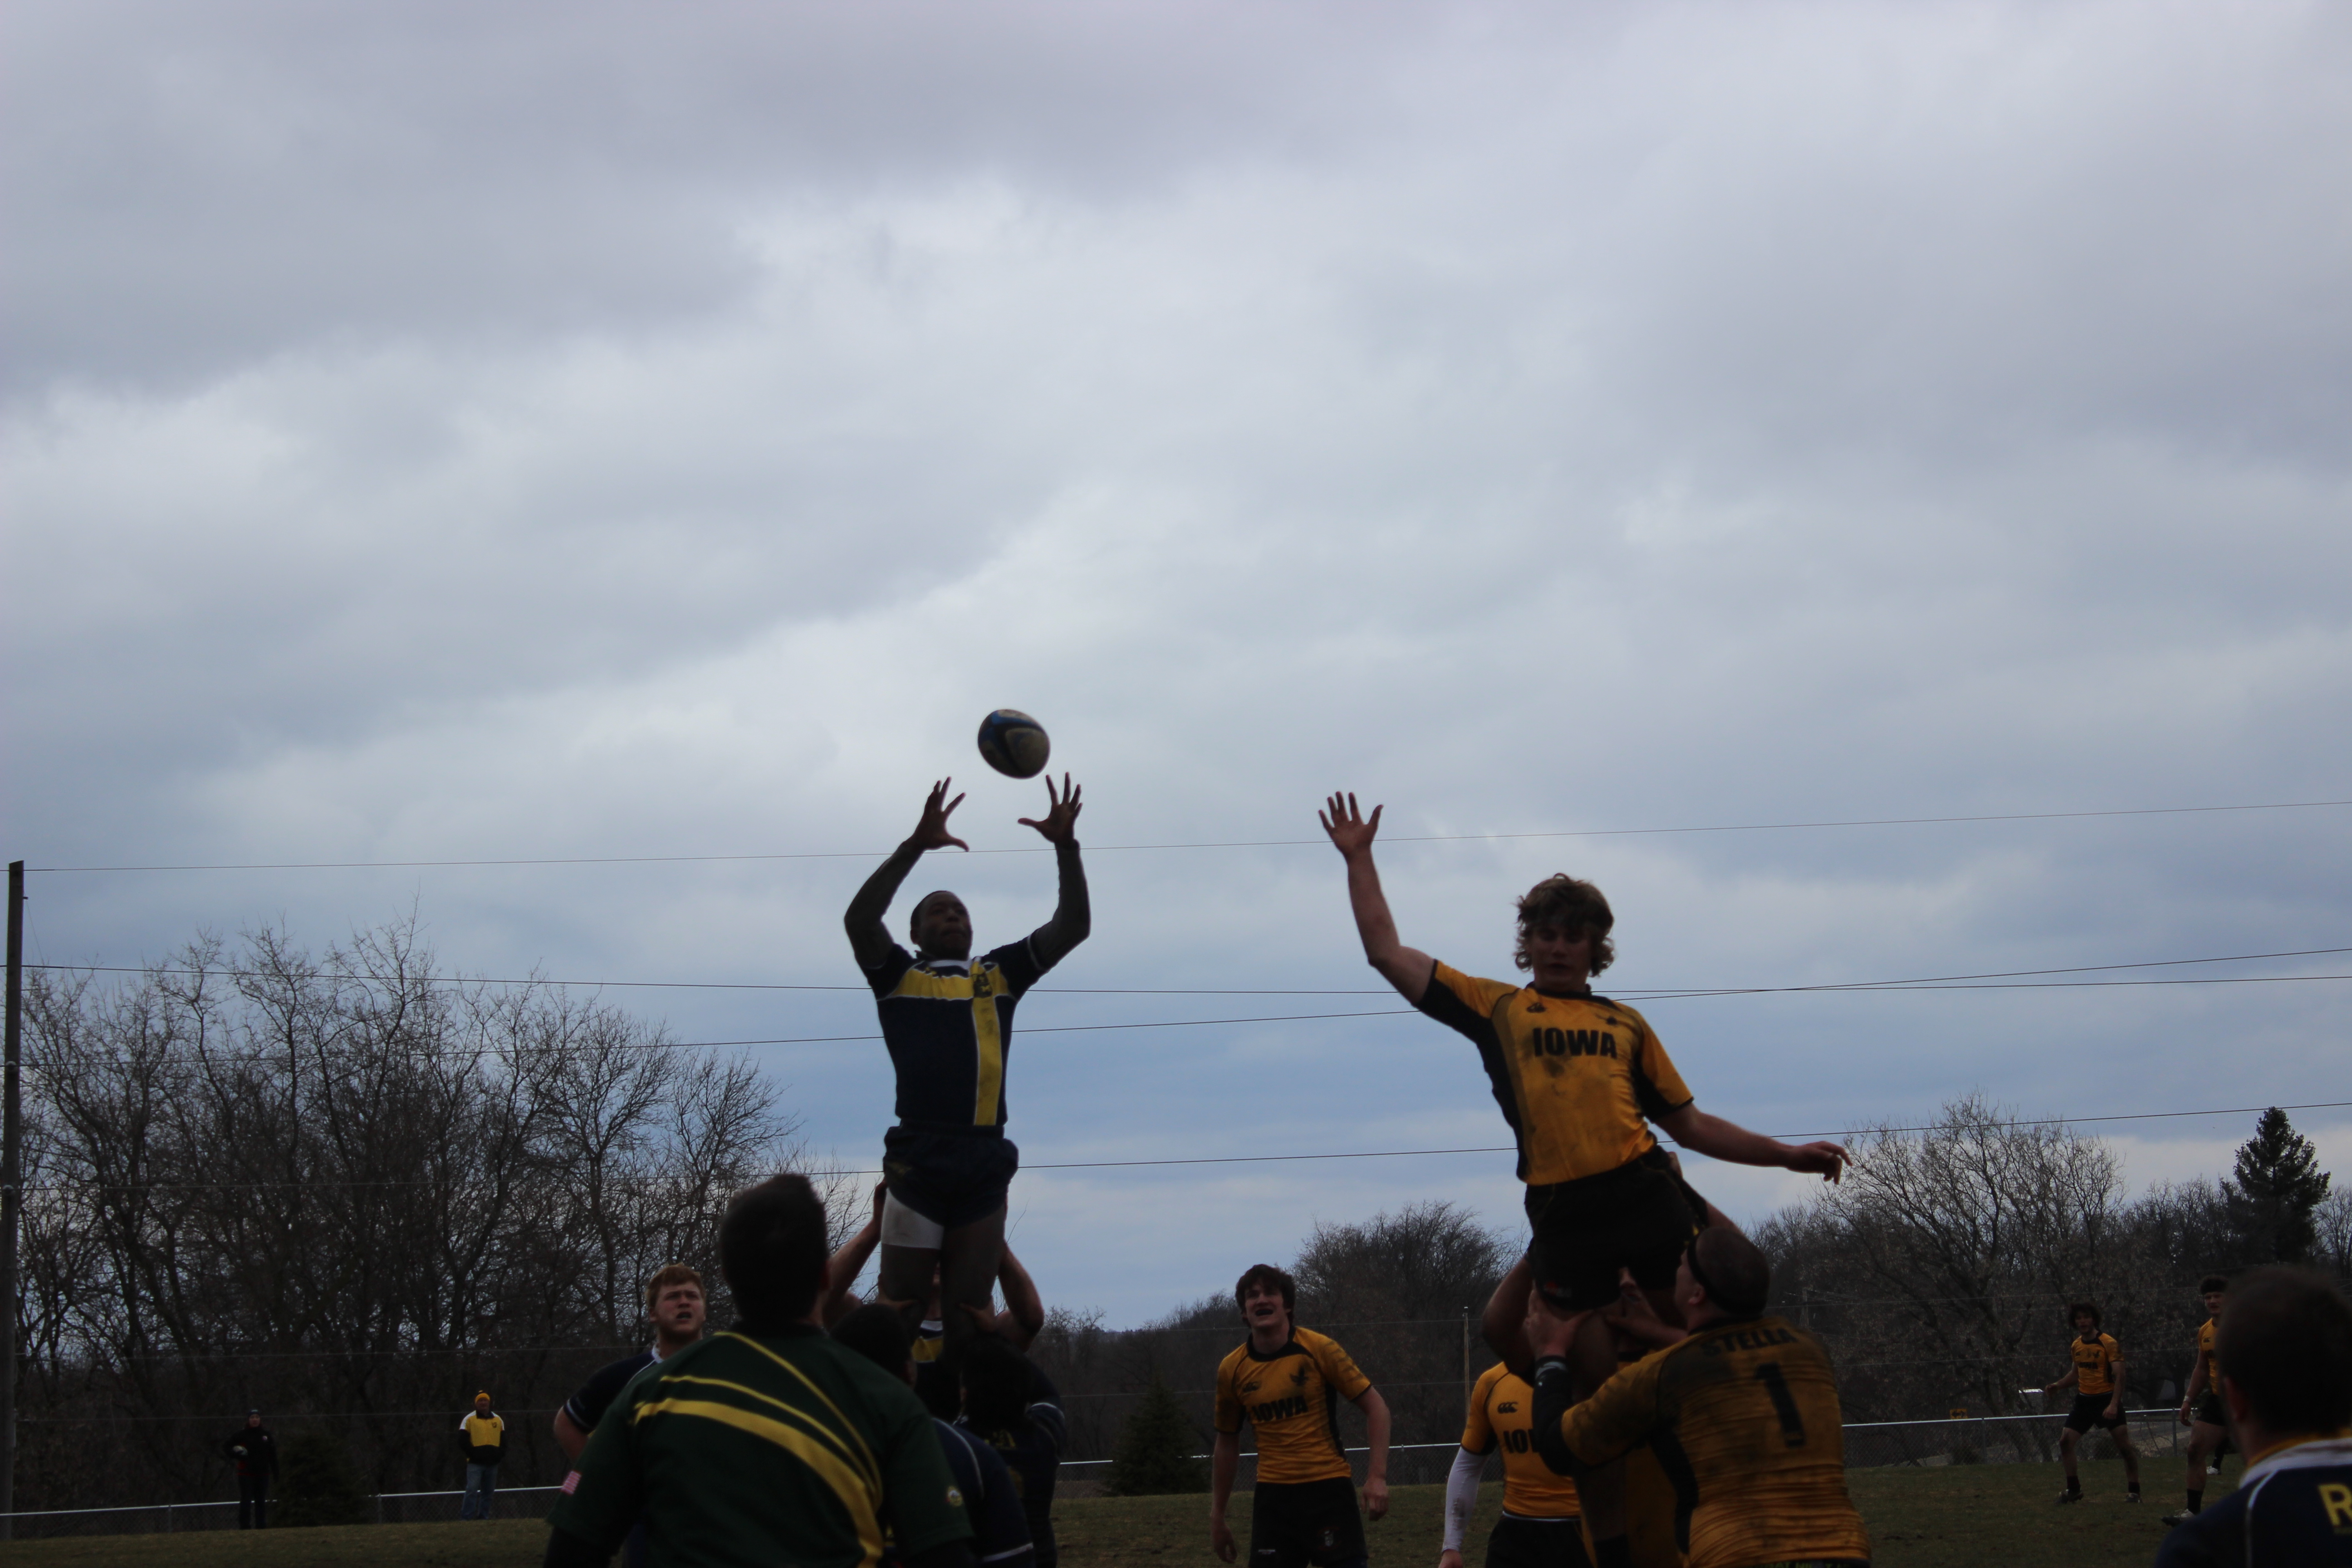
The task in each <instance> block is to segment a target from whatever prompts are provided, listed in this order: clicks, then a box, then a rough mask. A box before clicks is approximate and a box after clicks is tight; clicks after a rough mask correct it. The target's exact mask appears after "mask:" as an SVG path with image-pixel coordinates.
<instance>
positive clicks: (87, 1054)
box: [26, 974, 2352, 1072]
mask: <svg viewBox="0 0 2352 1568" xmlns="http://www.w3.org/2000/svg"><path fill="white" fill-rule="evenodd" d="M2338 980H2352V974H2247V975H2210V976H2205V977H2202V978H2199V979H2193V980H2051V981H2037V982H2014V983H2001V984H1898V983H1896V982H1893V981H1882V982H1877V983H1874V984H1849V985H1764V986H1751V987H1745V988H1739V989H1725V990H1720V991H1676V992H1665V993H1661V994H1645V993H1641V992H1634V993H1629V994H1627V995H1626V996H1625V997H1623V998H1621V1000H1627V1001H1634V1002H1679V1001H1688V1000H1694V999H1697V998H1701V997H1707V996H1761V995H1771V994H1789V993H1797V992H1830V993H1841V994H1847V995H1860V994H1892V993H1895V992H1906V991H2075V990H2100V989H2109V988H2116V987H2131V986H2147V985H2284V984H2299V983H2303V982H2307V981H2338ZM1419 1012H1420V1009H1419V1008H1416V1007H1377V1008H1372V1009H1370V1010H1368V1011H1365V1012H1360V1013H1273V1014H1261V1015H1257V1016H1252V1017H1244V1018H1150V1019H1140V1020H1135V1021H1130V1022H1126V1023H1118V1024H1041V1025H1034V1026H1023V1027H1022V1029H1021V1030H1020V1031H1019V1032H1020V1034H1021V1035H1023V1036H1024V1037H1026V1036H1029V1035H1078V1034H1097V1033H1101V1032H1103V1031H1106V1030H1120V1029H1202V1028H1213V1027H1223V1026H1232V1025H1237V1024H1311V1023H1320V1022H1325V1021H1328V1020H1331V1019H1335V1018H1401V1017H1403V1016H1407V1015H1409V1014H1418V1013H1419ZM882 1038H883V1037H882V1036H881V1035H878V1034H866V1035H788V1036H780V1037H775V1038H772V1039H754V1040H641V1041H633V1042H631V1043H630V1048H631V1049H637V1050H649V1051H651V1050H707V1049H715V1048H719V1047H732V1046H830V1045H844V1044H854V1043H857V1042H866V1043H871V1042H873V1041H876V1040H879V1039H882ZM396 1048H398V1047H396ZM583 1048H584V1047H580V1046H572V1045H557V1046H514V1047H504V1048H497V1047H488V1046H462V1045H458V1046H441V1047H425V1046H412V1047H404V1049H405V1051H406V1052H407V1054H410V1055H423V1054H431V1055H442V1056H451V1057H457V1056H498V1057H515V1058H521V1057H536V1056H562V1055H569V1054H576V1053H578V1052H579V1051H581V1050H583ZM256 1054H258V1053H256ZM307 1054H310V1055H322V1054H327V1053H326V1052H325V1051H322V1050H313V1051H310V1052H309V1053H307ZM345 1054H357V1053H356V1051H352V1052H346V1053H345ZM108 1059H110V1058H109V1057H108V1055H107V1054H106V1053H103V1052H97V1051H51V1052H47V1053H44V1055H43V1057H42V1059H41V1060H39V1061H37V1062H27V1063H26V1071H29V1072H43V1071H47V1070H48V1068H49V1067H50V1066H51V1065H53V1064H56V1063H60V1062H69V1061H82V1062H88V1061H101V1060H108Z"/></svg>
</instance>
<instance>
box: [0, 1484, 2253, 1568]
mask: <svg viewBox="0 0 2352 1568" xmlns="http://www.w3.org/2000/svg"><path fill="white" fill-rule="evenodd" d="M2179 1475H2180V1472H2179V1466H2178V1465H2176V1464H2160V1465H2159V1464H2150V1465H2149V1466H2148V1467H2147V1483H2148V1489H2147V1490H2148V1500H2147V1501H2146V1502H2144V1503H2140V1504H2138V1505H2137V1506H2126V1504H2125V1502H2124V1500H2123V1468H2122V1467H2121V1466H2120V1465H2116V1464H2094V1465H2086V1466H2084V1469H2083V1485H2084V1490H2085V1491H2086V1492H2087V1493H2088V1494H2089V1500H2088V1501H2086V1502H2084V1503H2081V1504H2078V1505H2076V1506H2074V1507H2072V1508H2064V1509H2061V1508H2059V1507H2057V1506H2055V1505H2054V1504H2053V1502H2052V1499H2053V1498H2055V1497H2056V1496H2057V1495H2058V1489H2059V1487H2060V1485H2061V1484H2062V1483H2061V1480H2060V1478H2059V1473H2058V1468H2057V1467H2056V1466H2055V1465H1968V1466H1955V1467H1952V1468H1937V1469H1906V1468H1885V1469H1870V1470H1855V1471H1853V1473H1852V1474H1851V1475H1850V1476H1849V1478H1848V1481H1849V1484H1850V1485H1851V1487H1852V1489H1853V1498H1854V1501H1855V1502H1856V1503H1857V1504H1858V1505H1859V1506H1860V1507H1861V1509H1862V1511H1863V1516H1864V1518H1865V1519H1866V1520H1868V1521H1869V1523H1870V1533H1871V1538H1872V1541H1873V1542H1874V1547H1875V1552H1874V1559H1873V1560H1874V1563H1877V1564H1878V1568H1977V1565H1978V1564H1981V1563H2002V1564H2004V1565H2009V1568H2110V1565H2112V1568H2123V1565H2124V1564H2126V1563H2128V1564H2131V1565H2133V1568H2146V1565H2147V1563H2148V1562H2149V1561H2150V1560H2151V1559H2152V1558H2153V1557H2154V1556H2155V1555H2156V1546H2157V1542H2158V1541H2160V1540H2161V1539H2163V1536H2164V1527H2163V1526H2162V1525H2161V1524H2159V1523H2158V1522H2157V1521H2158V1519H2159V1518H2160V1517H2161V1516H2162V1515H2163V1514H2165V1513H2166V1512H2167V1511H2168V1510H2171V1509H2173V1508H2175V1507H2177V1506H2179V1496H2180V1494H2179V1489H2178V1488H2179ZM2210 1485H2211V1487H2212V1490H2210V1491H2209V1492H2208V1494H2207V1496H2208V1497H2209V1498H2210V1499H2219V1498H2220V1497H2221V1496H2222V1495H2224V1494H2225V1493H2226V1492H2227V1491H2228V1489H2229V1487H2230V1486H2231V1479H2230V1478H2224V1477H2216V1478H2214V1479H2213V1480H2212V1482H2211V1483H2210ZM1392 1496H1393V1504H1394V1506H1393V1507H1392V1509H1391V1511H1390V1514H1389V1517H1388V1518H1386V1519H1384V1520H1382V1521H1380V1522H1379V1523H1378V1524H1374V1525H1371V1526H1370V1527H1369V1528H1368V1531H1367V1534H1368V1536H1369V1539H1370V1544H1371V1551H1372V1561H1373V1562H1374V1563H1378V1564H1383V1565H1386V1568H1428V1565H1429V1564H1432V1563H1435V1562H1436V1560H1437V1542H1438V1535H1439V1520H1440V1513H1441V1510H1443V1508H1444V1488H1443V1487H1435V1486H1426V1487H1399V1488H1397V1489H1395V1491H1394V1493H1393V1494H1392ZM1501 1506H1502V1488H1501V1487H1499V1486H1490V1487H1487V1488H1486V1489H1485V1490H1484V1492H1483V1493H1482V1494H1481V1496H1480V1499H1479V1518H1478V1521H1477V1523H1476V1525H1475V1527H1474V1529H1473V1532H1472V1535H1471V1551H1470V1553H1469V1558H1470V1562H1471V1563H1472V1564H1473V1565H1474V1568H1475V1564H1476V1563H1478V1561H1479V1556H1480V1552H1479V1547H1480V1546H1481V1545H1482V1544H1483V1542H1484V1541H1485V1537H1486V1530H1487V1528H1488V1526H1489V1525H1490V1524H1491V1523H1492V1522H1493V1521H1494V1518H1495V1515H1496V1511H1497V1510H1499V1509H1500V1508H1501ZM1234 1511H1235V1519H1234V1526H1235V1533H1237V1534H1240V1535H1242V1536H1243V1537H1244V1539H1246V1537H1247V1534H1248V1523H1247V1507H1246V1504H1245V1503H1244V1501H1243V1500H1241V1499H1236V1500H1234ZM1208 1517H1209V1510H1208V1500H1207V1499H1206V1498H1202V1497H1175V1498H1080V1499H1073V1500H1068V1501H1066V1502H1063V1503H1060V1504H1058V1505H1056V1507H1055V1521H1056V1530H1057V1531H1058V1533H1059V1535H1060V1537H1061V1542H1062V1561H1063V1562H1064V1563H1066V1564H1068V1565H1069V1568H1137V1565H1139V1564H1145V1563H1150V1564H1155V1565H1160V1564H1183V1565H1187V1568H1216V1558H1215V1557H1214V1556H1213V1555H1212V1554H1211V1552H1210V1551H1209V1524H1208ZM546 1542H547V1527H546V1526H545V1525H544V1524H541V1523H540V1522H539V1521H536V1520H510V1521H495V1522H489V1523H477V1524H387V1525H363V1526H358V1527H355V1528H352V1529H345V1530H272V1531H263V1532H261V1533H259V1534H249V1533H239V1532H236V1531H198V1532H194V1533H186V1534H179V1535H113V1536H95V1537H88V1538H82V1539H75V1540H64V1541H31V1542H20V1543H16V1544H14V1545H7V1546H0V1563H25V1564H27V1565H31V1564H48V1563H76V1564H88V1565H90V1568H98V1565H101V1564H104V1565H110V1564H115V1563H121V1564H124V1565H125V1568H215V1564H217V1565H218V1568H297V1565H304V1568H307V1565H310V1564H320V1565H321V1568H337V1565H340V1564H343V1563H353V1564H357V1563H370V1564H376V1565H380V1568H529V1565H530V1564H533V1563H537V1562H538V1561H539V1559H540V1553H541V1550H542V1549H543V1548H544V1547H545V1545H546Z"/></svg>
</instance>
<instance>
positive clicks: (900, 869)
mask: <svg viewBox="0 0 2352 1568" xmlns="http://www.w3.org/2000/svg"><path fill="white" fill-rule="evenodd" d="M953 782H954V781H953V780H951V779H941V780H940V782H939V783H937V784H933V785H932V786H931V794H930V798H929V799H928V800H926V801H924V802H923V816H922V819H921V820H920V821H919V822H917V823H916V824H915V831H914V832H912V833H910V834H908V836H907V841H906V842H905V843H904V844H901V845H899V846H898V847H897V848H896V849H893V850H891V851H890V857H889V858H888V859H887V860H885V861H883V862H882V864H881V865H879V866H877V867H876V868H875V870H874V875H872V876H871V877H868V878H866V885H865V886H864V887H862V888H860V889H857V896H856V897H855V898H853V899H851V900H849V910H848V912H847V913H845V914H844V915H843V916H842V917H841V923H842V925H843V926H844V927H845V928H846V929H847V930H848V931H849V947H850V951H851V952H855V953H856V954H857V966H858V967H859V968H860V969H871V968H873V967H874V966H875V965H876V964H877V963H881V962H882V960H883V959H884V958H886V957H887V956H888V955H889V952H890V931H889V928H888V927H887V926H885V925H884V924H883V923H882V917H883V916H884V915H885V914H887V913H888V912H889V910H890V900H892V899H894V898H897V897H898V884H899V883H901V882H903V881H905V880H906V879H907V873H908V872H909V871H911V870H913V869H914V868H915V862H916V861H918V860H919V859H921V858H923V851H925V850H926V849H944V848H946V847H948V846H949V845H950V844H952V845H954V846H955V847H957V848H959V849H970V848H971V845H969V844H966V843H965V842H964V841H963V840H962V839H961V838H958V837H956V836H955V835H953V834H952V833H950V832H949V831H948V813H950V812H951V811H953V810H954V809H955V808H956V807H957V806H960V805H962V804H963V796H961V795H958V796H956V797H955V798H954V799H953V800H949V799H948V797H947V796H948V785H949V784H951V783H953ZM942 802H944V803H945V804H941V803H942Z"/></svg>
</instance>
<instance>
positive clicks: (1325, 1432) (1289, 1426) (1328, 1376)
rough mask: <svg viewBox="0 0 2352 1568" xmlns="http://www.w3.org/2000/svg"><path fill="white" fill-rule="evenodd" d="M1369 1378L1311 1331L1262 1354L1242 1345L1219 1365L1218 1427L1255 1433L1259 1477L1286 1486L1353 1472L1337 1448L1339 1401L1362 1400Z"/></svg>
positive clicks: (1335, 1345)
mask: <svg viewBox="0 0 2352 1568" xmlns="http://www.w3.org/2000/svg"><path fill="white" fill-rule="evenodd" d="M1371 1385H1372V1380H1371V1379H1370V1378H1369V1377H1366V1376H1365V1375H1364V1374H1363V1373H1360V1372H1359V1371H1357V1370H1356V1363H1354V1362H1352V1361H1350V1360H1349V1359H1348V1352H1346V1351H1343V1350H1341V1349H1340V1348H1339V1343H1338V1342H1336V1341H1334V1340H1332V1339H1330V1338H1328V1337H1327V1336H1325V1335H1323V1334H1318V1333H1317V1332H1316V1331H1314V1330H1312V1329H1293V1330H1291V1331H1290V1342H1289V1343H1287V1344H1286V1345H1284V1346H1283V1347H1282V1348H1281V1349H1280V1350H1278V1351H1276V1352H1274V1353H1273V1354H1271V1355H1260V1354H1258V1353H1257V1352H1256V1351H1255V1350H1254V1349H1252V1348H1251V1347H1250V1343H1249V1342H1248V1341H1247V1340H1244V1341H1243V1342H1242V1343H1241V1346H1240V1348H1239V1349H1237V1350H1235V1351H1234V1352H1233V1353H1232V1354H1231V1355H1228V1356H1227V1357H1225V1359H1224V1360H1223V1362H1221V1363H1218V1365H1217V1408H1216V1426H1217V1430H1218V1431H1220V1432H1224V1433H1234V1432H1239V1431H1240V1430H1241V1429H1242V1422H1243V1421H1244V1420H1247V1421H1248V1422H1249V1424H1250V1426H1252V1427H1254V1428H1255V1430H1256V1432H1257V1479H1259V1480H1261V1481H1277V1482H1282V1483H1284V1484H1288V1483H1290V1482H1294V1481H1328V1480H1333V1479H1338V1478H1339V1477H1342V1476H1348V1475H1350V1474H1351V1473H1352V1472H1350V1471H1349V1468H1348V1456H1347V1454H1346V1453H1345V1452H1344V1451H1342V1449H1341V1448H1340V1446H1339V1421H1338V1419H1337V1416H1338V1409H1339V1401H1340V1400H1342V1399H1357V1398H1360V1397H1361V1396H1362V1394H1363V1392H1364V1390H1366V1389H1368V1388H1370V1387H1371Z"/></svg>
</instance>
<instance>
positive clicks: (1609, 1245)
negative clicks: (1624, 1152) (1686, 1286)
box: [1527, 1149, 1706, 1312]
mask: <svg viewBox="0 0 2352 1568" xmlns="http://www.w3.org/2000/svg"><path fill="white" fill-rule="evenodd" d="M1527 1209H1528V1226H1529V1227H1530V1228H1532V1229H1533V1231H1534V1232H1535V1239H1534V1240H1533V1242H1532V1243H1530V1244H1529V1246H1528V1262H1529V1263H1530V1264H1531V1265H1533V1267H1534V1269H1535V1283H1536V1289H1538V1290H1540V1291H1542V1292H1543V1296H1544V1300H1547V1301H1549V1302H1550V1303H1551V1304H1552V1305H1553V1306H1555V1307H1557V1308H1559V1310H1562V1311H1566V1312H1581V1311H1585V1310H1590V1309H1591V1308H1595V1307H1605V1306H1608V1305H1609V1304H1610V1303H1611V1302H1612V1301H1614V1300H1617V1270H1618V1269H1620V1268H1631V1269H1632V1270H1633V1282H1634V1283H1635V1284H1637V1285H1639V1286H1641V1287H1642V1288H1643V1289H1645V1290H1664V1289H1671V1288H1672V1287H1673V1285H1674V1282H1675V1266H1676V1265H1677V1264H1679V1263H1680V1262H1681V1261H1682V1257H1683V1248H1685V1247H1688V1246H1689V1245H1690V1238H1691V1237H1694V1236H1696V1235H1697V1234H1698V1232H1699V1227H1700V1226H1702V1225H1704V1224H1706V1199H1704V1198H1702V1197H1700V1196H1699V1195H1698V1194H1697V1193H1696V1192H1694V1191H1692V1190H1691V1186H1690V1184H1689V1183H1687V1182H1685V1181H1684V1180H1683V1179H1682V1178H1681V1177H1680V1176H1678V1175H1676V1174H1675V1169H1674V1166H1673V1165H1672V1163H1669V1162H1668V1160H1667V1159H1666V1152H1665V1151H1664V1150H1663V1149H1653V1150H1651V1151H1650V1152H1648V1153H1646V1154H1643V1155H1642V1156H1641V1157H1640V1158H1639V1159H1635V1160H1629V1161H1627V1162H1626V1163H1624V1164H1622V1165H1620V1166H1618V1167H1617V1168H1616V1169H1615V1170H1613V1171H1604V1172H1602V1173H1601V1174H1600V1175H1597V1176H1586V1177H1584V1178H1583V1179H1582V1180H1580V1181H1574V1182H1556V1183H1553V1184H1550V1185H1549V1186H1540V1187H1529V1188H1528V1197H1527Z"/></svg>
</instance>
